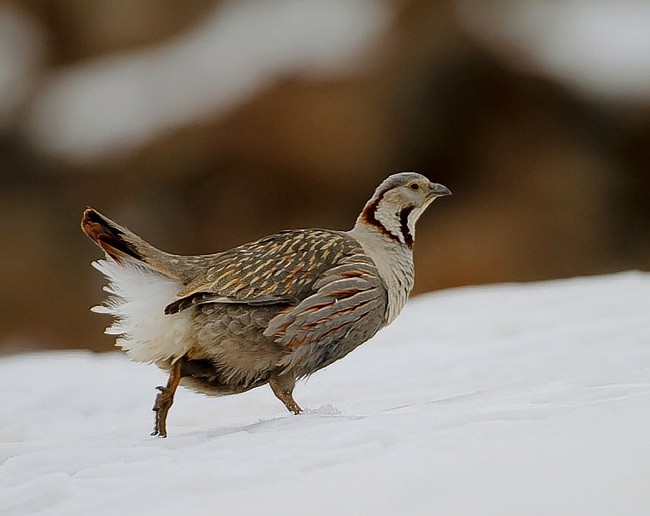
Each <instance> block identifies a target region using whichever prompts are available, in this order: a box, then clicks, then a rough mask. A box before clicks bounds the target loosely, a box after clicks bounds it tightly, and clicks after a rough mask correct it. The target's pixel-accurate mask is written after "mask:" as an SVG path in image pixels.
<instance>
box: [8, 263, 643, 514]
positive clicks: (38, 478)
mask: <svg viewBox="0 0 650 516" xmlns="http://www.w3.org/2000/svg"><path fill="white" fill-rule="evenodd" d="M89 317H92V315H90V314H89ZM163 381H164V377H163V374H162V373H161V372H159V371H157V370H156V368H155V367H153V366H148V365H136V364H132V363H130V362H129V361H128V360H127V359H126V358H125V357H124V356H122V355H120V354H118V353H111V354H107V355H94V354H90V353H39V354H32V355H22V356H12V357H6V358H3V359H1V360H0V409H1V412H0V460H1V461H2V464H1V465H0V514H3V515H9V514H12V515H13V514H16V515H23V514H34V513H38V514H65V515H69V514H70V515H74V514H79V515H81V514H83V515H87V514H94V515H96V514H155V515H158V516H160V515H166V514H191V515H194V514H198V515H203V514H205V515H210V514H256V515H259V514H267V515H273V514H282V515H294V514H296V515H298V514H300V515H306V514H309V515H312V514H323V515H331V514H345V515H347V514H355V515H357V514H364V515H365V514H368V515H381V514H400V515H402V514H408V515H420V514H421V515H484V514H489V515H509V514H510V515H523V514H525V515H545V516H546V515H560V514H561V515H568V514H570V515H614V514H616V515H647V514H650V274H646V273H637V272H631V273H624V274H618V275H612V276H600V277H594V278H584V279H574V280H565V281H556V282H547V283H536V284H526V285H495V286H488V287H477V288H463V289H455V290H449V291H443V292H438V293H434V294H429V295H426V296H421V297H418V298H415V299H413V300H412V301H411V302H410V304H409V305H408V306H407V308H406V309H405V312H404V313H403V314H402V315H401V316H400V317H399V318H398V320H397V321H396V322H395V323H394V324H393V325H392V326H391V327H389V328H388V329H386V330H384V331H383V332H381V333H380V334H379V335H377V337H375V338H374V339H373V340H372V341H371V342H369V343H367V344H365V345H364V346H362V347H361V348H359V349H358V350H357V351H355V352H354V353H352V354H351V355H350V356H349V357H347V358H346V359H344V360H342V361H340V362H338V363H336V364H334V365H332V366H330V367H329V368H328V369H326V370H324V371H322V372H320V373H318V374H316V375H314V377H312V378H311V379H310V380H309V381H308V382H307V383H305V384H300V385H299V386H298V387H297V389H296V399H297V400H298V402H299V403H301V404H302V405H303V407H305V408H307V409H308V410H307V411H306V413H305V414H303V415H301V416H293V415H290V414H289V413H287V412H286V411H285V409H284V407H283V406H282V405H281V404H280V402H278V401H277V400H276V399H275V397H274V396H273V395H272V394H271V392H270V390H269V389H268V388H260V389H257V390H255V391H252V392H249V393H247V394H243V395H239V396H231V397H226V398H206V397H203V396H200V395H197V394H194V393H191V392H188V391H184V390H182V391H181V392H179V394H178V395H177V400H176V403H175V405H174V407H173V408H172V410H171V412H170V416H169V420H168V428H169V432H170V437H169V438H168V439H160V438H155V437H150V436H149V431H150V430H151V428H150V427H151V426H152V422H153V413H152V412H151V405H152V402H153V397H154V394H155V393H154V389H153V388H154V387H155V386H156V385H158V384H160V383H163Z"/></svg>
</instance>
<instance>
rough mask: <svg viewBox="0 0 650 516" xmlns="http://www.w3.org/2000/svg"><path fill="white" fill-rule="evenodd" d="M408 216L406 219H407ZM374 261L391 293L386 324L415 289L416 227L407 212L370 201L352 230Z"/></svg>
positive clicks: (352, 234)
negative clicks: (414, 236)
mask: <svg viewBox="0 0 650 516" xmlns="http://www.w3.org/2000/svg"><path fill="white" fill-rule="evenodd" d="M404 219H406V221H405V220H404ZM349 234H350V236H352V237H354V238H355V239H356V240H357V241H358V242H359V244H361V247H363V249H364V251H365V252H366V254H368V256H370V258H371V259H372V260H373V262H374V263H375V265H376V267H377V271H378V272H379V276H380V277H381V279H382V280H383V282H384V284H385V286H386V290H387V292H388V306H387V309H386V318H385V319H386V322H385V323H386V324H389V323H390V322H392V321H393V319H395V317H397V315H398V314H399V312H400V311H401V310H402V308H403V307H404V304H405V303H406V300H407V298H408V296H409V294H410V292H411V289H412V288H413V283H414V277H415V271H414V267H413V252H412V245H413V235H414V233H413V230H412V229H411V228H410V227H409V225H408V214H407V215H403V216H401V217H400V213H399V212H398V213H395V210H386V209H385V208H384V209H382V206H381V203H379V205H378V206H376V207H375V206H373V204H372V201H371V202H369V203H368V204H367V205H366V207H365V208H364V211H363V212H362V213H361V215H360V216H359V218H358V219H357V223H356V224H355V226H354V228H353V229H352V230H350V232H349Z"/></svg>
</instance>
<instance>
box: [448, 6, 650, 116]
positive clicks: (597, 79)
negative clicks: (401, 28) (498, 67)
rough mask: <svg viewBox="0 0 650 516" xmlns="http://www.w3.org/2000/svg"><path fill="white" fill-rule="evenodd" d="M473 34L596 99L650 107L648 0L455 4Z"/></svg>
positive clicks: (498, 49)
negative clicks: (637, 103) (635, 103)
mask: <svg viewBox="0 0 650 516" xmlns="http://www.w3.org/2000/svg"><path fill="white" fill-rule="evenodd" d="M457 2H458V3H457V5H458V13H459V18H460V20H461V22H462V23H463V25H464V26H465V27H466V29H467V30H468V32H469V33H470V34H472V35H473V36H474V37H475V38H477V39H478V40H479V41H481V42H483V43H484V44H487V45H488V46H489V47H492V48H493V49H494V50H495V51H496V52H497V53H498V54H501V55H502V56H504V57H505V58H506V59H511V58H513V57H514V63H515V64H519V65H523V66H528V67H530V66H531V65H532V67H533V68H538V69H539V70H542V71H543V72H544V73H548V74H550V75H551V76H553V77H555V78H556V79H558V80H560V81H562V82H565V83H567V84H569V85H571V86H573V87H575V88H577V89H578V90H580V91H582V92H583V93H586V94H587V95H589V96H592V97H594V98H600V99H606V100H610V101H611V100H614V101H619V102H640V103H643V104H648V103H650V3H649V2H648V1H647V0H617V1H616V2H612V1H611V0H565V1H562V2H556V1H552V0H516V1H507V2H505V3H504V2H497V3H496V4H495V3H494V2H487V3H486V2H481V1H480V0H479V1H477V0H457Z"/></svg>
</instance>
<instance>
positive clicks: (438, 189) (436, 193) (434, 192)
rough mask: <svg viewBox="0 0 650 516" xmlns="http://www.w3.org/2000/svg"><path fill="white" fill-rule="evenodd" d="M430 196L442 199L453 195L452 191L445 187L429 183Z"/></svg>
mask: <svg viewBox="0 0 650 516" xmlns="http://www.w3.org/2000/svg"><path fill="white" fill-rule="evenodd" d="M429 195H430V196H431V197H442V196H443V195H451V190H450V189H449V188H447V187H446V186H445V185H441V184H440V183H429Z"/></svg>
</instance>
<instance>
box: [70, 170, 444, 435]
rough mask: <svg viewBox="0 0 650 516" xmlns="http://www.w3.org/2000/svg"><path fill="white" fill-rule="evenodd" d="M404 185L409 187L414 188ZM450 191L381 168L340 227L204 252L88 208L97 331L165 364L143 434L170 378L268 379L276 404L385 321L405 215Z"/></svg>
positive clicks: (159, 426)
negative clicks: (165, 245)
mask: <svg viewBox="0 0 650 516" xmlns="http://www.w3.org/2000/svg"><path fill="white" fill-rule="evenodd" d="M414 185H415V186H414ZM449 193H450V192H449V191H448V190H447V189H446V188H445V187H443V186H442V185H437V184H435V183H430V182H429V180H428V179H426V178H425V177H424V176H421V175H420V174H416V173H401V174H395V175H393V176H390V177H389V178H388V179H387V180H386V181H384V182H383V183H382V185H380V187H379V188H377V190H376V191H375V194H374V195H373V197H372V199H371V200H370V201H369V202H368V203H367V204H366V206H365V208H364V210H363V211H362V213H361V215H360V216H359V218H358V219H357V223H356V224H355V227H354V228H353V229H352V230H351V231H347V232H342V231H334V230H325V229H297V230H288V231H282V232H280V233H277V234H275V235H271V236H268V237H265V238H262V239H260V240H257V241H255V242H251V243H248V244H244V245H241V246H238V247H235V248H233V249H230V250H226V251H223V252H220V253H216V254H212V255H201V256H178V255H173V254H169V253H165V252H163V251H160V250H158V249H156V248H154V247H153V246H151V245H150V244H148V243H146V242H145V241H144V240H142V239H141V238H139V237H138V236H137V235H135V234H134V233H132V232H130V231H129V230H127V229H126V228H124V227H122V226H120V225H118V224H117V223H115V222H113V221H111V220H110V219H108V218H106V217H104V216H103V215H101V214H99V213H98V212H96V211H95V210H92V209H88V210H86V212H85V213H84V218H83V220H82V229H83V230H84V232H85V233H86V234H87V235H88V236H89V237H90V238H91V239H93V240H94V241H95V242H96V243H97V244H98V245H99V246H100V247H101V248H102V249H103V250H104V251H105V252H106V259H105V260H100V261H99V262H97V264H96V267H97V268H98V269H99V270H100V271H101V272H102V273H103V274H104V275H106V276H107V278H108V279H109V286H108V287H107V291H108V292H109V294H111V297H110V298H109V300H108V301H107V302H106V303H105V304H104V305H103V306H102V307H99V309H98V311H102V312H105V313H108V314H110V315H113V316H114V317H115V318H116V322H115V323H114V324H113V326H111V328H109V329H108V330H107V332H110V333H114V334H117V335H119V336H120V338H119V339H118V344H119V345H120V346H121V347H123V348H124V349H125V350H126V351H127V353H128V354H129V355H130V356H131V357H132V358H133V359H134V360H137V361H148V362H154V363H156V364H157V365H158V366H159V367H161V368H163V369H166V370H169V371H170V380H169V382H168V385H167V387H160V388H159V389H160V390H161V393H160V394H159V395H158V398H157V400H156V405H155V406H154V410H156V412H157V418H156V427H155V430H154V433H155V434H159V435H163V436H164V435H166V425H165V420H166V414H167V411H168V410H169V407H170V406H171V404H172V401H173V394H174V391H175V389H176V386H177V385H178V384H179V383H181V384H183V385H186V386H188V387H191V388H193V389H195V390H198V391H201V392H205V393H208V394H213V395H221V394H233V393H238V392H244V391H246V390H249V389H251V388H254V387H257V386H260V385H263V384H266V383H269V384H270V385H271V388H272V389H273V392H274V393H275V394H276V396H277V397H278V398H280V399H281V400H282V401H283V403H284V404H285V405H286V406H287V408H288V409H289V410H291V411H293V412H296V413H298V412H299V411H300V407H298V405H297V404H296V403H295V401H294V400H293V397H292V391H293V386H294V384H295V380H296V379H299V378H302V377H305V376H308V375H310V374H312V373H313V372H315V371H317V370H319V369H321V368H323V367H326V366H327V365H329V364H331V363H333V362H334V361H336V360H338V359H340V358H342V357H344V356H345V355H347V354H348V353H349V352H350V351H352V350H353V349H355V348H356V347H357V346H359V345H360V344H362V343H363V342H365V341H366V340H368V339H369V338H371V337H372V336H373V335H374V334H375V333H376V332H377V331H379V330H380V329H381V328H382V327H383V326H385V325H386V324H388V323H390V322H391V321H392V320H393V319H394V318H395V317H396V316H397V314H398V313H399V311H400V310H401V308H402V306H403V305H404V303H405V301H406V298H407V297H408V293H409V292H410V290H411V288H412V286H413V261H412V251H411V247H412V244H413V239H414V234H415V233H414V232H415V222H416V221H417V218H418V217H419V216H420V214H421V213H422V212H423V211H424V209H425V208H426V207H427V206H428V204H429V203H430V202H431V201H432V200H433V199H435V198H436V197H437V196H440V195H448V194H449Z"/></svg>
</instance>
